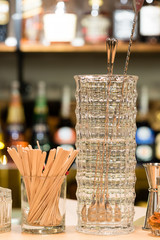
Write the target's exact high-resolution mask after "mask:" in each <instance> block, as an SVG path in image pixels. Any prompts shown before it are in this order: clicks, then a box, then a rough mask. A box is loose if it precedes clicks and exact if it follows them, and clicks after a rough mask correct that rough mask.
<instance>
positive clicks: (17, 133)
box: [6, 81, 28, 161]
mask: <svg viewBox="0 0 160 240" xmlns="http://www.w3.org/2000/svg"><path fill="white" fill-rule="evenodd" d="M25 127H26V126H25V113H24V107H23V103H22V99H21V95H20V92H19V82H18V81H13V82H12V85H11V99H10V103H9V106H8V114H7V126H6V131H7V132H6V144H7V147H16V146H17V144H20V145H22V146H27V144H28V143H27V141H26V139H25ZM8 160H9V161H10V158H8Z"/></svg>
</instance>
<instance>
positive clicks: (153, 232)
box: [151, 229, 160, 236]
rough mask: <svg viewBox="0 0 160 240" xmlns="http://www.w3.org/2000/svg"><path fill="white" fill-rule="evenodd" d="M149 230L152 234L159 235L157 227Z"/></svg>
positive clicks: (159, 231)
mask: <svg viewBox="0 0 160 240" xmlns="http://www.w3.org/2000/svg"><path fill="white" fill-rule="evenodd" d="M151 232H152V234H153V235H154V236H160V230H159V229H151Z"/></svg>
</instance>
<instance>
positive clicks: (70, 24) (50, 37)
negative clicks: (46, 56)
mask: <svg viewBox="0 0 160 240" xmlns="http://www.w3.org/2000/svg"><path fill="white" fill-rule="evenodd" d="M44 11H45V10H44ZM76 25H77V16H76V14H75V13H73V12H72V11H70V10H69V0H56V5H55V7H53V6H50V9H49V10H46V11H45V13H44V15H43V26H44V39H45V40H46V41H47V42H48V43H50V44H51V43H56V42H57V43H59V42H61V43H71V42H72V41H73V40H74V38H75V34H76Z"/></svg>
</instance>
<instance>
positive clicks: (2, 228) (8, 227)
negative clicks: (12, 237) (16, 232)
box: [0, 224, 11, 233]
mask: <svg viewBox="0 0 160 240" xmlns="http://www.w3.org/2000/svg"><path fill="white" fill-rule="evenodd" d="M10 231H11V224H9V225H8V226H3V227H2V226H0V233H4V232H10Z"/></svg>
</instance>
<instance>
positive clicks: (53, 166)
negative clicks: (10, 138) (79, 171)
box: [7, 143, 78, 226]
mask: <svg viewBox="0 0 160 240" xmlns="http://www.w3.org/2000/svg"><path fill="white" fill-rule="evenodd" d="M37 144H38V147H39V148H38V149H32V146H31V145H28V147H25V148H24V147H22V146H20V145H17V150H16V149H15V148H7V151H8V153H9V154H10V156H11V158H12V159H13V161H14V162H15V164H16V166H17V168H18V170H19V171H20V174H21V175H22V176H23V179H24V183H25V187H26V192H27V198H28V203H29V214H28V217H27V222H28V223H29V224H31V225H40V226H56V225H59V224H60V223H61V221H62V216H61V214H60V210H59V199H60V191H61V185H62V183H63V181H64V178H65V174H66V172H67V170H68V169H69V167H70V166H71V164H72V163H73V161H74V159H75V157H76V156H77V154H78V150H73V149H71V150H68V151H67V150H64V149H63V148H61V147H57V149H51V150H50V152H49V155H48V158H47V161H46V155H47V153H46V152H42V151H41V149H40V146H39V143H37ZM45 162H46V163H45Z"/></svg>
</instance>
